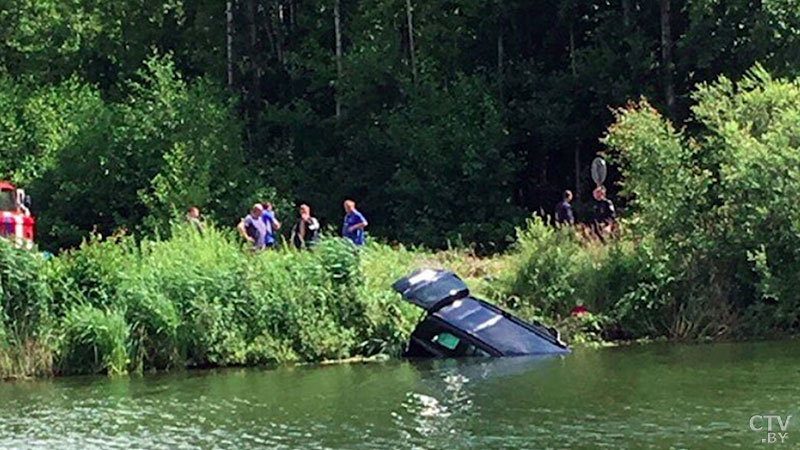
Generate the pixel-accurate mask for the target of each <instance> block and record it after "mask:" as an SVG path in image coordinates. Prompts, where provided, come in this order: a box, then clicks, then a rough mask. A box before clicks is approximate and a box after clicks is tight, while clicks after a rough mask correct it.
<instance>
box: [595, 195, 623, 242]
mask: <svg viewBox="0 0 800 450" xmlns="http://www.w3.org/2000/svg"><path fill="white" fill-rule="evenodd" d="M592 194H593V196H594V200H595V202H594V223H593V224H592V227H593V228H594V232H595V234H597V237H599V238H600V240H601V241H603V242H605V239H604V237H603V235H605V234H610V233H611V232H612V231H613V228H614V224H615V222H616V219H617V212H616V210H615V209H614V203H613V202H612V201H611V200H609V199H608V198H606V188H604V187H602V186H600V187H598V188H597V189H595V190H594V192H593V193H592Z"/></svg>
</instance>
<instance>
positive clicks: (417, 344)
mask: <svg viewBox="0 0 800 450" xmlns="http://www.w3.org/2000/svg"><path fill="white" fill-rule="evenodd" d="M392 288H393V289H394V290H395V291H397V292H399V293H400V294H402V295H403V298H404V299H405V300H407V301H408V302H410V303H413V304H414V305H416V306H419V307H420V308H422V309H423V310H425V315H424V317H423V318H422V320H421V321H420V322H419V323H418V324H417V327H416V329H414V332H413V333H412V334H411V340H410V342H409V343H408V347H407V348H406V352H405V354H404V356H406V357H411V358H419V357H427V358H437V357H438V358H451V357H460V356H520V355H546V354H560V353H568V352H569V348H568V347H567V345H566V344H564V343H563V342H562V341H561V339H560V337H559V334H558V332H557V331H556V330H555V329H553V328H548V327H545V326H544V325H542V324H541V323H538V322H534V323H528V322H525V321H523V320H521V319H519V318H517V317H514V316H513V315H511V314H509V313H508V312H506V311H503V310H502V309H500V308H498V307H497V306H494V305H492V304H490V303H487V302H485V301H483V300H480V299H477V298H475V297H472V296H471V295H470V292H469V288H467V285H466V284H464V282H463V281H462V280H461V278H459V277H458V275H456V274H454V273H453V272H449V271H444V270H432V269H422V270H417V271H415V272H412V273H411V274H410V275H408V276H406V277H404V278H401V279H399V280H397V281H396V282H395V283H394V284H393V285H392Z"/></svg>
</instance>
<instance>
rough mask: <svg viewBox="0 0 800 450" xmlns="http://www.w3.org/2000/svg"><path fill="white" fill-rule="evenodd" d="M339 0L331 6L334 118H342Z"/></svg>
mask: <svg viewBox="0 0 800 450" xmlns="http://www.w3.org/2000/svg"><path fill="white" fill-rule="evenodd" d="M340 3H341V0H336V3H334V5H333V23H334V28H335V31H336V90H335V95H336V118H337V119H339V118H340V117H341V116H342V99H341V95H340V91H341V83H342V18H341V11H340V9H339V7H340Z"/></svg>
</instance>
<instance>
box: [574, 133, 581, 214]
mask: <svg viewBox="0 0 800 450" xmlns="http://www.w3.org/2000/svg"><path fill="white" fill-rule="evenodd" d="M574 152H575V155H574V156H575V198H577V199H579V198H581V140H580V139H578V138H576V139H575V150H574Z"/></svg>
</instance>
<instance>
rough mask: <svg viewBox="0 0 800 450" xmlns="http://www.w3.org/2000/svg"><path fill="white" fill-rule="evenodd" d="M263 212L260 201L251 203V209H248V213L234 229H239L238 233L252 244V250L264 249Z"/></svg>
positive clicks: (264, 225)
mask: <svg viewBox="0 0 800 450" xmlns="http://www.w3.org/2000/svg"><path fill="white" fill-rule="evenodd" d="M263 213H264V207H263V206H262V205H261V203H256V204H255V205H253V209H251V210H250V214H248V215H247V216H245V217H244V218H243V219H242V220H240V221H239V225H237V226H236V229H237V230H239V234H241V235H242V237H243V238H244V239H245V240H246V241H247V242H249V243H250V244H252V246H253V251H259V250H263V249H264V245H265V244H264V242H265V238H266V236H267V225H266V224H265V223H264V221H263V220H262V219H261V215H262V214H263Z"/></svg>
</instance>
